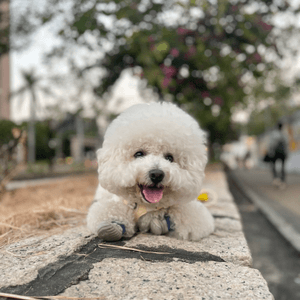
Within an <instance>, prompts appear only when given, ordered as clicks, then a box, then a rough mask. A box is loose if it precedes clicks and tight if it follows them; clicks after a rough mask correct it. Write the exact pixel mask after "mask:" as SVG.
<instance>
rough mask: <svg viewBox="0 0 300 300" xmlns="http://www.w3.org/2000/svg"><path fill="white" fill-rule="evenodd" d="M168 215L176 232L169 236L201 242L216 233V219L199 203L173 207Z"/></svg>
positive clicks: (171, 232)
mask: <svg viewBox="0 0 300 300" xmlns="http://www.w3.org/2000/svg"><path fill="white" fill-rule="evenodd" d="M168 215H169V216H170V220H171V222H172V223H173V226H172V227H174V230H173V231H170V232H169V236H173V237H176V238H178V239H182V240H191V241H199V240H200V239H202V238H204V237H206V236H208V235H210V234H211V233H212V232H213V231H214V219H213V217H212V215H211V213H210V212H209V211H208V209H207V208H206V207H205V206H204V205H203V204H202V203H200V202H199V201H192V202H189V203H187V204H183V205H180V206H179V205H178V206H173V207H171V208H170V209H169V212H168Z"/></svg>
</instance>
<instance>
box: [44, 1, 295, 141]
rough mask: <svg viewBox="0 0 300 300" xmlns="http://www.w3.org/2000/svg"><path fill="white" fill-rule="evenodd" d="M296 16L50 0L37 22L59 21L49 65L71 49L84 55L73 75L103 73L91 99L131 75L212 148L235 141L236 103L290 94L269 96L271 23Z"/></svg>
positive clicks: (274, 51)
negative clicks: (199, 130) (187, 118)
mask: <svg viewBox="0 0 300 300" xmlns="http://www.w3.org/2000/svg"><path fill="white" fill-rule="evenodd" d="M297 9H298V8H297ZM297 9H296V8H295V7H294V6H293V7H292V6H291V5H290V4H289V2H288V1H283V0H282V1H281V0H274V1H272V0H264V1H263V0H230V1H215V0H210V1H209V0H187V1H183V0H182V1H180V0H179V1H175V0H174V1H173V0H169V1H163V0H132V1H127V0H115V1H96V0H69V1H62V0H48V5H47V10H45V11H44V13H41V12H40V14H39V16H40V20H42V23H46V22H49V21H51V20H55V19H56V18H58V15H59V16H60V18H61V17H63V19H64V21H63V22H62V24H63V26H62V27H61V29H60V30H59V31H58V33H59V36H60V37H61V39H62V40H63V43H62V44H61V45H59V46H58V47H56V48H55V49H54V50H53V52H52V53H50V54H49V55H48V58H50V57H57V56H64V55H66V53H68V52H69V53H70V49H71V48H72V47H74V46H75V47H76V49H77V50H78V52H80V51H81V50H84V51H85V53H90V56H88V55H86V57H88V59H86V61H85V62H84V63H82V60H81V61H80V62H78V61H76V58H74V57H75V56H74V57H72V58H70V62H71V64H72V66H73V67H74V66H76V67H77V68H78V69H80V72H78V74H79V76H82V74H84V73H85V72H87V71H89V70H90V69H95V68H98V69H100V70H101V72H102V76H101V80H100V82H99V84H98V85H97V86H96V88H95V93H96V94H97V95H99V96H101V97H102V96H103V95H105V94H106V93H107V92H109V91H110V88H111V87H112V85H113V84H114V83H115V82H116V80H117V79H118V78H119V77H120V75H121V73H122V71H123V70H124V69H128V68H130V69H132V71H133V74H134V75H137V76H140V77H141V79H142V84H141V87H142V88H143V89H145V88H146V86H148V87H151V88H153V89H154V91H155V92H156V93H157V94H158V96H159V98H160V99H161V100H167V99H168V100H169V99H170V100H172V101H173V102H175V103H177V104H178V105H180V106H182V107H183V108H185V109H186V110H188V111H189V112H190V113H192V114H193V115H194V116H195V118H196V119H197V120H198V121H199V122H200V124H201V125H202V127H203V128H204V129H206V130H207V131H208V132H209V135H210V140H211V142H219V143H224V142H225V141H226V140H228V139H229V138H231V137H233V136H234V135H233V134H232V130H231V128H232V127H231V115H232V108H234V107H235V106H236V105H237V104H239V103H242V104H243V103H245V102H246V99H247V98H248V97H249V95H253V96H254V97H255V98H256V97H257V98H259V99H263V97H264V93H265V92H266V91H267V92H268V94H272V95H274V94H276V93H277V92H278V88H280V89H281V90H285V91H286V92H288V88H286V87H282V85H281V83H279V84H277V85H276V86H275V88H274V89H273V90H272V89H271V90H270V89H269V90H268V85H272V84H273V82H272V74H274V72H275V73H276V72H278V70H279V68H278V64H277V62H278V61H279V59H280V49H278V48H277V45H276V39H275V35H274V34H273V26H272V16H273V15H274V14H279V13H281V12H285V11H287V10H289V11H290V12H293V13H298V12H299V10H297ZM72 53H73V54H74V52H72ZM95 53H98V55H96V57H95ZM92 57H94V58H95V59H94V60H92V59H91V58H92ZM273 77H274V76H273ZM273 86H274V84H273Z"/></svg>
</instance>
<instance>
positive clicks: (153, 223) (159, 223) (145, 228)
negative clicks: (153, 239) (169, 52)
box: [138, 213, 171, 235]
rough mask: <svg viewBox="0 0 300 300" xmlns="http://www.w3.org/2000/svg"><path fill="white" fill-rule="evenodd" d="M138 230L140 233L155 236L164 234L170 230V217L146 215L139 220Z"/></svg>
mask: <svg viewBox="0 0 300 300" xmlns="http://www.w3.org/2000/svg"><path fill="white" fill-rule="evenodd" d="M138 228H139V231H140V232H143V233H145V232H151V233H153V234H155V235H161V234H166V233H168V232H169V231H170V230H171V222H170V217H169V216H167V215H156V216H155V215H153V214H151V213H147V214H145V215H143V216H142V217H140V218H139V220H138Z"/></svg>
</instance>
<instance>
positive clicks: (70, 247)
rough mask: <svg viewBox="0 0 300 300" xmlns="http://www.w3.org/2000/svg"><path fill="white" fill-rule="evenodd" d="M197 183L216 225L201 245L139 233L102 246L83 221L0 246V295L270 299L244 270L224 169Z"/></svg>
mask: <svg viewBox="0 0 300 300" xmlns="http://www.w3.org/2000/svg"><path fill="white" fill-rule="evenodd" d="M204 187H205V188H207V189H213V190H214V191H215V192H216V193H217V195H218V198H217V200H216V201H213V202H211V203H208V204H207V205H208V208H209V210H210V211H211V212H212V214H213V215H214V218H215V223H216V230H215V232H214V233H213V234H212V235H210V236H209V237H207V238H204V239H203V240H201V241H200V242H189V241H180V240H177V239H174V238H169V237H167V236H154V235H150V234H138V235H136V236H135V237H133V238H132V239H130V240H126V241H125V240H124V241H119V242H115V243H103V242H102V241H101V240H99V239H98V238H94V237H93V236H91V235H90V234H89V232H88V231H87V229H86V227H85V226H81V227H75V228H72V229H69V230H67V231H64V232H63V233H61V234H56V235H52V236H49V235H46V236H35V237H30V238H27V239H25V240H20V241H19V242H17V243H14V244H10V245H7V246H5V247H4V248H1V249H0V270H1V272H0V297H1V296H4V293H10V294H17V295H26V296H54V295H59V296H63V297H77V298H90V299H91V298H93V299H95V298H97V299H122V300H126V299H172V300H173V299H218V298H221V299H249V300H250V299H251V300H252V299H253V300H254V299H255V300H256V299H273V296H272V294H271V293H270V291H269V289H268V286H267V283H266V281H265V280H264V278H263V277H262V275H261V274H260V272H259V271H258V270H256V269H253V268H252V267H251V264H252V258H251V254H250V251H249V248H248V246H247V242H246V239H245V237H244V234H243V231H242V225H241V221H240V215H239V212H238V210H237V208H236V206H235V204H234V201H233V198H232V195H231V194H230V192H229V190H228V186H227V182H226V177H225V174H224V173H223V172H222V171H221V170H219V169H215V170H211V171H209V172H208V174H207V177H206V179H205V182H204ZM1 293H2V294H1ZM47 298H51V297H47Z"/></svg>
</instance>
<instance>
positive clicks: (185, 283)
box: [61, 259, 272, 300]
mask: <svg viewBox="0 0 300 300" xmlns="http://www.w3.org/2000/svg"><path fill="white" fill-rule="evenodd" d="M112 266H113V268H112ZM263 286H265V288H263ZM74 295H75V296H76V297H103V299H122V300H126V299H203V298H205V299H218V298H221V299H272V295H271V294H270V292H269V291H268V289H267V288H266V283H265V282H264V280H263V279H262V278H261V275H260V273H259V271H257V270H254V269H251V268H248V267H243V266H236V265H234V264H231V263H216V262H196V263H194V264H186V263H183V262H176V261H174V262H171V263H168V264H166V263H161V262H159V263H151V262H147V261H142V260H136V259H123V260H119V259H106V260H104V261H102V262H101V263H96V264H95V265H94V269H93V270H91V272H90V274H89V279H88V280H87V281H82V282H80V283H79V284H78V285H75V286H72V287H70V288H68V289H67V290H66V291H65V292H64V293H63V294H61V296H68V297H74Z"/></svg>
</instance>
